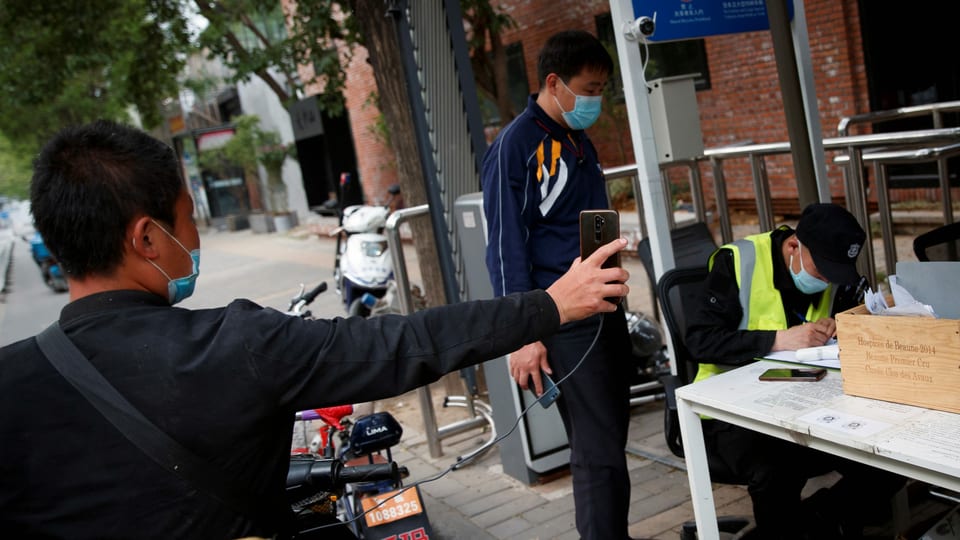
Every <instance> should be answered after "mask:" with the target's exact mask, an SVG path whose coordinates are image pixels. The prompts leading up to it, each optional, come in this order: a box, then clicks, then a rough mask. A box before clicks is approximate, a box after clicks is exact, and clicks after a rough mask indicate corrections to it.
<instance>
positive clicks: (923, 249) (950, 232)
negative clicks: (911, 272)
mask: <svg viewBox="0 0 960 540" xmlns="http://www.w3.org/2000/svg"><path fill="white" fill-rule="evenodd" d="M913 252H914V253H915V254H916V255H917V260H920V261H960V222H957V223H951V224H949V225H944V226H942V227H937V228H936V229H933V230H932V231H927V232H925V233H923V234H921V235H920V236H918V237H916V238H914V239H913Z"/></svg>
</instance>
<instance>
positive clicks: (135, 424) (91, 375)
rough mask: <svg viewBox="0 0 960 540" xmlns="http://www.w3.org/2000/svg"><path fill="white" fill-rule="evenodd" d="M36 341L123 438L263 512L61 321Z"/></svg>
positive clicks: (254, 513)
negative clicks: (155, 416) (163, 424)
mask: <svg viewBox="0 0 960 540" xmlns="http://www.w3.org/2000/svg"><path fill="white" fill-rule="evenodd" d="M37 345H39V346H40V350H41V351H43V354H44V355H45V356H46V357H47V360H49V361H50V363H51V364H53V367H55V368H56V369H57V371H59V372H60V374H61V375H63V377H64V378H65V379H66V380H67V381H68V382H70V384H71V385H73V387H74V388H76V389H77V391H79V392H80V394H81V395H83V397H85V398H86V399H87V401H89V402H90V403H91V404H92V405H93V406H94V407H95V408H96V409H97V410H98V411H100V414H102V415H103V416H104V417H105V418H106V419H107V420H109V421H110V423H111V424H113V425H114V427H116V428H117V429H118V430H119V431H120V433H122V434H123V436H124V437H126V438H127V439H129V440H130V442H132V443H133V444H134V445H135V446H136V447H137V448H139V449H140V450H141V451H142V452H143V453H144V454H146V455H148V456H150V458H151V459H153V460H154V461H155V462H157V463H158V464H159V465H160V466H162V467H163V468H165V469H167V470H168V471H170V472H172V473H174V474H176V475H177V476H179V477H180V478H181V479H183V480H185V481H186V482H187V483H189V484H190V485H192V486H193V487H195V488H197V489H198V490H200V491H202V492H204V493H205V494H207V495H209V496H211V497H213V498H214V499H216V500H218V501H220V502H221V503H223V504H224V505H226V506H227V507H229V508H232V509H233V510H234V511H236V512H240V513H241V515H244V516H246V517H247V518H250V519H255V518H258V517H260V516H261V515H262V511H260V510H257V509H256V507H254V506H253V505H252V504H251V502H250V501H248V500H246V499H243V498H242V497H241V495H240V494H242V493H244V491H243V490H240V489H237V488H235V487H234V485H233V482H231V481H229V480H228V478H227V477H225V476H224V475H223V474H222V473H221V471H220V470H219V469H217V468H216V467H215V466H213V465H212V464H210V463H208V462H207V461H206V460H204V459H202V458H200V457H198V456H197V455H196V454H194V453H193V452H191V451H190V450H187V449H186V448H184V447H183V446H182V445H180V443H178V442H177V441H175V440H174V439H173V438H171V437H170V436H169V435H167V434H166V433H165V432H163V431H162V430H161V429H160V428H158V427H157V426H156V425H154V424H153V423H152V422H151V421H150V420H148V419H147V417H145V416H144V415H143V414H142V413H141V412H140V411H139V410H137V408H136V407H134V406H133V405H131V404H130V402H129V401H127V399H126V398H124V397H123V395H122V394H120V392H118V391H117V389H116V388H114V387H113V385H111V384H110V382H109V381H107V380H106V379H105V378H104V377H103V375H102V374H101V373H100V372H99V371H97V368H95V367H93V364H91V363H90V361H89V360H87V357H86V356H84V355H83V353H82V352H80V349H78V348H77V346H76V345H74V344H73V342H72V341H70V338H68V337H67V335H66V334H64V333H63V330H61V329H60V325H59V324H58V323H56V322H54V323H53V324H51V325H50V326H49V327H47V329H46V330H44V331H43V332H41V333H40V334H39V335H38V336H37Z"/></svg>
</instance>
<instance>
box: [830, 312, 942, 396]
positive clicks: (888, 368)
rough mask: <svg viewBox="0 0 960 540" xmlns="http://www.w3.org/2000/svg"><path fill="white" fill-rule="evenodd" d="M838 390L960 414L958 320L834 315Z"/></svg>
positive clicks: (857, 314)
mask: <svg viewBox="0 0 960 540" xmlns="http://www.w3.org/2000/svg"><path fill="white" fill-rule="evenodd" d="M836 320H837V343H838V344H839V346H840V374H841V376H842V377H843V392H844V393H845V394H849V395H853V396H862V397H868V398H873V399H880V400H884V401H892V402H895V403H905V404H908V405H917V406H920V407H926V408H928V409H937V410H941V411H949V412H954V413H960V320H957V319H934V318H925V317H900V316H881V315H871V314H870V313H869V312H868V311H867V309H866V307H865V306H863V305H860V306H857V307H855V308H852V309H849V310H847V311H844V312H842V313H838V314H837V316H836Z"/></svg>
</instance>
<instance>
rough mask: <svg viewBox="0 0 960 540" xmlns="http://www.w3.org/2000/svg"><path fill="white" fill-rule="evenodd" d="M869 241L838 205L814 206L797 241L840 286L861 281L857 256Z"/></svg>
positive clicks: (802, 223)
mask: <svg viewBox="0 0 960 540" xmlns="http://www.w3.org/2000/svg"><path fill="white" fill-rule="evenodd" d="M866 238H867V233H865V232H863V228H862V227H860V224H859V223H857V219H856V218H855V217H853V214H851V213H850V212H847V211H846V210H845V209H844V208H843V207H840V206H837V205H835V204H822V203H817V204H811V205H809V206H807V207H806V208H804V209H803V215H801V216H800V222H799V223H797V239H798V240H800V243H801V244H803V247H804V248H806V249H808V250H809V251H810V256H811V257H813V262H814V264H816V265H817V270H818V271H819V272H820V273H821V274H823V277H825V278H827V279H828V280H829V281H830V282H831V283H837V284H840V285H850V284H853V283H856V282H857V280H858V279H860V273H859V272H857V255H859V254H860V249H861V248H862V247H863V242H864V241H865V240H866Z"/></svg>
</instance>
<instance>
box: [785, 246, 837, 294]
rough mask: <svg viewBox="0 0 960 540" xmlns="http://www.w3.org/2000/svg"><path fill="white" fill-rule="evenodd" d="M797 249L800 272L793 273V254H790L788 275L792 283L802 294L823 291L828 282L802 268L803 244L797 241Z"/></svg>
mask: <svg viewBox="0 0 960 540" xmlns="http://www.w3.org/2000/svg"><path fill="white" fill-rule="evenodd" d="M797 251H798V253H800V255H799V257H800V272H799V273H797V274H794V273H793V255H791V256H790V277H792V278H793V284H794V285H796V286H797V289H799V290H800V292H802V293H803V294H816V293H818V292H823V291H824V289H826V288H827V287H829V286H830V284H829V283H827V282H826V281H823V280H820V279H817V278H815V277H813V275H811V274H810V273H808V272H807V271H806V270H804V269H803V244H800V243H799V242H798V243H797Z"/></svg>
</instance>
